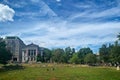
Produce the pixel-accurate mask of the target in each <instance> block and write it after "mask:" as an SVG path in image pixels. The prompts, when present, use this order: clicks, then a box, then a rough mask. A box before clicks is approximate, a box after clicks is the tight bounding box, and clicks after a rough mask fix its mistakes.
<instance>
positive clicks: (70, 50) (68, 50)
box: [65, 47, 75, 63]
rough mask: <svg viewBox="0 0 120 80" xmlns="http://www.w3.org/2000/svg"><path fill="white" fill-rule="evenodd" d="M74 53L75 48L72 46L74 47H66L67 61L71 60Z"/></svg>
mask: <svg viewBox="0 0 120 80" xmlns="http://www.w3.org/2000/svg"><path fill="white" fill-rule="evenodd" d="M73 53H75V49H74V48H72V49H71V48H70V47H66V48H65V57H66V60H67V63H68V62H69V60H70V58H71V57H72V55H73Z"/></svg>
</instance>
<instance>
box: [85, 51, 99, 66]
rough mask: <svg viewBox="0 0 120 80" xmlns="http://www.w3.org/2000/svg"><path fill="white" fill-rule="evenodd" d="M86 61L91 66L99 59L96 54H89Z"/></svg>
mask: <svg viewBox="0 0 120 80" xmlns="http://www.w3.org/2000/svg"><path fill="white" fill-rule="evenodd" d="M84 61H85V62H86V63H87V64H89V65H93V64H95V63H96V61H97V59H96V56H95V54H91V53H89V54H87V55H86V56H85V58H84Z"/></svg>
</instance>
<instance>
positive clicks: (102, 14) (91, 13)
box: [69, 5, 120, 21]
mask: <svg viewBox="0 0 120 80" xmlns="http://www.w3.org/2000/svg"><path fill="white" fill-rule="evenodd" d="M114 16H115V17H116V16H120V6H119V5H118V6H117V7H112V8H109V9H105V10H102V11H100V10H97V9H89V10H86V11H84V12H81V13H76V14H73V15H71V17H69V19H70V20H74V19H78V18H79V19H86V20H88V21H89V20H90V19H102V18H110V17H114Z"/></svg>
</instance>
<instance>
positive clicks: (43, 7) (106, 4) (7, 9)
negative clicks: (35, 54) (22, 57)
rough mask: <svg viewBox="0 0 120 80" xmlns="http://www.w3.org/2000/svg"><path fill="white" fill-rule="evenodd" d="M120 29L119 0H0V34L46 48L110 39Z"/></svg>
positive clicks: (90, 44) (91, 44) (93, 46)
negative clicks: (16, 37)
mask: <svg viewBox="0 0 120 80" xmlns="http://www.w3.org/2000/svg"><path fill="white" fill-rule="evenodd" d="M119 32H120V0H0V36H1V37H5V36H18V37H20V38H21V39H22V40H23V41H24V42H25V43H26V44H29V43H31V42H33V43H36V44H38V45H39V46H43V47H47V48H50V49H52V48H58V47H59V48H65V47H67V46H70V47H74V48H76V49H77V50H78V49H80V48H82V47H90V48H91V49H92V50H93V51H94V52H98V49H99V47H100V46H101V45H102V44H106V43H113V42H114V41H115V40H116V35H117V34H118V33H119Z"/></svg>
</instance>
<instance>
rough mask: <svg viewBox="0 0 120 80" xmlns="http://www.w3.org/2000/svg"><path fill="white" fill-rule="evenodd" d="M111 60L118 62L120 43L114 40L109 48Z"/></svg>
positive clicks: (119, 59)
mask: <svg viewBox="0 0 120 80" xmlns="http://www.w3.org/2000/svg"><path fill="white" fill-rule="evenodd" d="M110 57H111V61H112V62H113V63H120V45H119V44H118V42H117V41H116V42H115V44H114V47H113V48H112V49H111V55H110Z"/></svg>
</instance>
